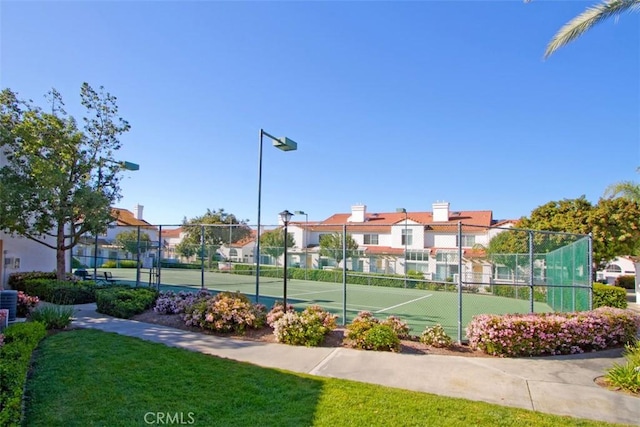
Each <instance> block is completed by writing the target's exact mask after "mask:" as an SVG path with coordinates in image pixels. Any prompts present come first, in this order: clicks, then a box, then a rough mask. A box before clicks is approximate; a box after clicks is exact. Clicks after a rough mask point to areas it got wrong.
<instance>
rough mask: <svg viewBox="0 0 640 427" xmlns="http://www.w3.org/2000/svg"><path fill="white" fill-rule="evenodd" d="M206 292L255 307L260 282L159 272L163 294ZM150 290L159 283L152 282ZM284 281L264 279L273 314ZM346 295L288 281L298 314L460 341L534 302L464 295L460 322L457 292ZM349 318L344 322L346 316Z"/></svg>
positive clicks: (127, 275) (353, 290) (124, 278)
mask: <svg viewBox="0 0 640 427" xmlns="http://www.w3.org/2000/svg"><path fill="white" fill-rule="evenodd" d="M100 271H110V272H111V273H112V274H113V278H114V279H115V280H117V281H118V282H120V283H126V284H129V285H135V284H136V270H134V269H100ZM203 278H204V288H205V289H207V290H209V291H213V292H216V291H239V292H241V293H243V294H246V295H247V296H248V297H250V298H251V299H252V300H253V301H255V293H256V278H255V276H243V275H236V274H230V273H217V272H216V273H214V272H208V271H205V272H204V273H202V272H201V271H200V270H178V269H163V270H162V271H161V286H160V290H161V291H166V290H173V291H176V292H179V291H186V292H197V291H198V290H200V289H201V283H202V279H203ZM149 283H150V280H149V270H141V273H140V277H139V282H138V285H139V286H149ZM151 283H152V285H154V284H155V280H154V278H153V277H152V280H151ZM283 288H284V284H283V280H282V279H281V278H272V277H261V278H260V286H259V300H258V302H259V303H261V304H264V305H265V306H266V307H267V310H269V309H271V307H272V306H273V304H274V303H275V302H276V301H282V299H283V298H282V295H283ZM344 295H345V290H344V287H343V284H342V283H328V282H316V281H305V280H295V279H288V280H287V303H289V304H293V305H294V306H295V307H296V309H298V310H302V309H304V307H306V306H308V305H311V304H317V305H319V306H321V307H322V308H324V309H326V310H328V311H330V312H331V313H334V314H337V315H338V316H339V320H338V322H339V323H341V324H346V323H349V322H350V321H351V320H353V318H354V317H355V316H356V315H357V314H358V313H359V312H361V311H370V312H372V313H373V314H374V315H375V317H377V318H378V319H380V320H383V319H385V318H387V317H388V316H391V315H394V316H397V317H399V318H400V319H401V320H402V321H404V322H407V324H408V325H409V327H410V328H411V332H410V333H411V334H412V335H420V333H422V331H424V329H425V328H426V327H427V326H434V325H436V324H440V325H442V326H443V327H444V328H445V331H446V332H447V334H449V335H450V336H451V337H453V338H456V337H457V336H458V328H459V327H460V330H461V337H462V339H463V340H464V339H465V328H466V325H467V324H468V323H469V321H471V319H472V317H473V316H475V315H478V314H507V313H528V312H529V311H530V302H529V301H524V300H517V299H513V298H507V297H498V296H493V295H491V294H481V293H463V294H462V304H461V313H462V316H461V321H459V318H460V315H459V313H460V311H459V307H460V303H459V302H460V300H459V295H458V293H457V292H456V291H454V292H445V291H430V290H421V289H405V288H391V287H379V286H367V285H353V284H348V285H347V287H346V301H345V298H344ZM534 311H535V312H549V311H552V310H551V308H550V307H549V306H548V305H547V304H544V303H537V302H536V303H535V304H534ZM345 312H346V318H345V316H344V314H345Z"/></svg>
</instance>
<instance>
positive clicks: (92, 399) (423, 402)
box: [23, 330, 607, 427]
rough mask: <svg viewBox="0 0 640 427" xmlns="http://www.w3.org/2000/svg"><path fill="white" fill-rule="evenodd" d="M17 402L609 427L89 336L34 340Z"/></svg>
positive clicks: (335, 421)
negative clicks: (35, 346)
mask: <svg viewBox="0 0 640 427" xmlns="http://www.w3.org/2000/svg"><path fill="white" fill-rule="evenodd" d="M134 367H135V368H134ZM25 402H26V419H25V421H24V423H23V424H24V425H29V426H32V425H33V426H39V425H42V426H45V425H46V426H51V427H55V426H64V427H67V426H69V425H78V426H81V425H82V426H84V425H109V426H129V425H146V424H147V423H149V422H150V421H151V422H153V421H155V422H156V424H158V423H157V417H158V414H161V415H162V416H163V417H164V419H165V420H166V415H167V414H169V415H171V416H172V417H174V416H176V414H177V416H178V417H180V416H182V419H183V421H184V422H185V423H186V422H189V421H191V420H193V423H192V424H191V425H197V426H211V425H224V426H249V425H265V426H266V425H278V426H296V427H298V426H311V425H313V426H332V427H333V426H338V425H352V426H364V425H393V426H425V425H435V426H438V425H441V426H457V425H458V426H468V425H501V426H522V425H536V426H553V427H556V426H585V427H586V426H603V425H607V424H606V423H603V422H596V421H589V420H580V419H576V418H570V417H561V416H556V415H548V414H543V413H539V412H533V411H528V410H524V409H517V408H508V407H502V406H498V405H493V404H488V403H484V402H474V401H469V400H465V399H457V398H447V397H440V396H435V395H432V394H427V393H419V392H412V391H407V390H399V389H395V388H387V387H383V386H378V385H371V384H365V383H359V382H354V381H348V380H342V379H336V378H322V377H314V376H310V375H304V374H294V373H289V372H286V371H281V370H276V369H267V368H261V367H258V366H255V365H251V364H248V363H241V362H235V361H232V360H228V359H222V358H217V357H211V356H207V355H204V354H201V353H195V352H191V351H186V350H182V349H178V348H173V347H167V346H164V345H161V344H158V343H152V342H146V341H142V340H139V339H136V338H131V337H125V336H119V335H116V334H112V333H105V332H101V331H96V330H72V331H69V332H64V333H59V334H55V335H52V336H49V337H47V338H46V339H45V340H44V341H43V342H42V344H41V346H40V349H39V351H38V352H37V353H36V355H35V359H34V369H33V373H32V375H31V376H30V377H29V379H28V382H27V387H26V400H25ZM145 417H146V418H145Z"/></svg>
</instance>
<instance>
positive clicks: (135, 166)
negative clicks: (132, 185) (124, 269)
mask: <svg viewBox="0 0 640 427" xmlns="http://www.w3.org/2000/svg"><path fill="white" fill-rule="evenodd" d="M103 160H104V161H105V162H109V163H117V164H118V165H119V166H120V167H121V168H122V169H124V170H128V171H137V170H140V165H139V164H137V163H132V162H127V161H122V162H116V161H113V160H107V159H103ZM94 245H95V246H94V248H93V280H98V233H96V240H95V244H94ZM137 285H138V282H137V281H136V286H137Z"/></svg>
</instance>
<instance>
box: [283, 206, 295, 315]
mask: <svg viewBox="0 0 640 427" xmlns="http://www.w3.org/2000/svg"><path fill="white" fill-rule="evenodd" d="M292 216H293V214H292V213H291V212H289V211H288V210H284V211H282V212H280V220H281V221H282V222H283V223H284V274H283V275H282V276H283V278H284V279H283V293H282V299H283V300H284V312H285V313H286V312H287V237H289V236H288V235H287V226H288V225H289V221H291V217H292Z"/></svg>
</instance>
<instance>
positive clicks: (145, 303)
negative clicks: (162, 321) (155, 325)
mask: <svg viewBox="0 0 640 427" xmlns="http://www.w3.org/2000/svg"><path fill="white" fill-rule="evenodd" d="M157 298H158V292H157V291H156V290H154V289H150V288H129V287H127V286H112V287H109V288H104V289H98V290H97V291H96V307H97V308H96V311H97V312H98V313H102V314H107V315H109V316H114V317H119V318H121V319H130V318H132V317H133V316H135V315H136V314H140V313H142V312H143V311H145V310H147V309H150V308H151V307H153V305H154V304H155V302H156V299H157Z"/></svg>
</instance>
